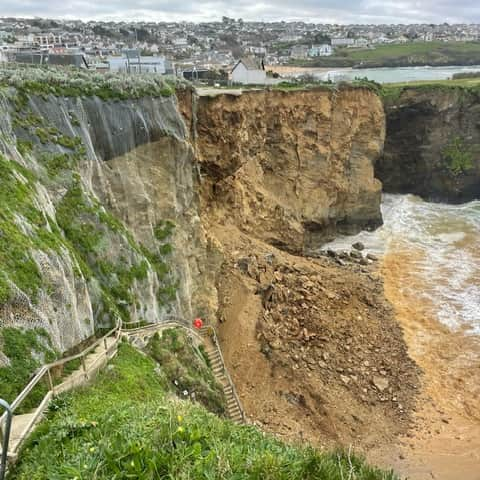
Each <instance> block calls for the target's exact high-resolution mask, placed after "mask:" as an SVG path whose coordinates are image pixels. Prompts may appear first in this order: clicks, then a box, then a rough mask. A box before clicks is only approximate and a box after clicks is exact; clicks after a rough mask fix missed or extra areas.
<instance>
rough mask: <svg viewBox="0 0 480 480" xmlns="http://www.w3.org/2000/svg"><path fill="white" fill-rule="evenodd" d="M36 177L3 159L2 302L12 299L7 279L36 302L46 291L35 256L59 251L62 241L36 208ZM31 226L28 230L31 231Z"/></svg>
mask: <svg viewBox="0 0 480 480" xmlns="http://www.w3.org/2000/svg"><path fill="white" fill-rule="evenodd" d="M34 180H35V177H34V175H33V174H32V173H31V172H30V171H29V170H27V169H25V168H24V167H22V166H21V165H19V164H18V163H17V162H15V161H13V160H11V161H9V160H7V159H6V158H4V157H3V156H1V155H0V203H1V205H2V210H1V211H0V233H1V234H0V302H2V303H5V302H6V301H7V300H8V299H9V298H10V286H9V283H8V282H7V280H6V279H7V278H8V279H9V280H10V281H12V282H13V283H15V285H16V286H17V287H18V288H20V289H21V290H22V291H23V292H25V293H26V294H27V295H28V296H29V297H30V299H31V300H32V301H35V300H36V298H37V293H38V291H39V290H40V289H41V288H42V287H44V284H43V281H42V278H41V275H40V271H39V269H38V266H37V264H36V262H35V261H34V260H33V258H32V256H31V251H32V250H33V249H35V248H38V249H42V250H44V251H45V250H47V251H48V250H49V249H51V248H54V249H55V250H58V246H59V244H60V243H61V239H60V238H59V237H58V236H57V235H56V234H55V233H54V232H53V231H51V230H50V229H49V228H48V220H47V218H46V217H45V216H44V214H43V213H42V212H41V211H40V210H39V209H38V208H36V206H35V204H34V194H35V186H34ZM27 225H28V227H27Z"/></svg>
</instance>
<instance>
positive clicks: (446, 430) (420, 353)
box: [368, 251, 480, 480]
mask: <svg viewBox="0 0 480 480" xmlns="http://www.w3.org/2000/svg"><path fill="white" fill-rule="evenodd" d="M415 255H416V253H415V252H411V251H410V252H395V253H390V254H386V255H385V257H384V258H383V259H382V264H381V267H380V273H381V275H382V277H383V279H384V288H385V296H386V298H387V299H388V300H389V301H390V302H391V303H392V305H393V307H394V309H395V312H396V317H397V321H398V322H399V324H400V325H401V327H402V328H403V330H404V336H405V341H406V343H407V345H408V349H409V354H410V356H411V357H412V358H413V359H414V360H415V362H416V363H417V364H418V365H419V367H420V368H421V369H422V371H423V376H422V388H421V391H420V392H419V396H418V399H417V406H416V413H415V415H414V419H413V423H412V426H411V428H410V429H409V431H408V432H407V434H406V435H405V436H403V437H401V438H399V439H398V441H397V442H396V443H395V444H394V445H390V446H385V447H383V448H382V449H379V450H377V451H374V452H371V453H370V454H369V455H368V458H369V459H370V460H371V461H372V462H375V463H377V464H378V465H380V466H384V467H389V468H393V469H394V471H395V472H396V473H398V474H399V475H400V476H401V478H404V477H407V476H408V478H409V479H410V480H423V479H426V478H434V479H441V480H457V479H458V478H461V479H462V480H479V479H480V405H479V398H480V337H479V336H474V335H465V334H464V333H463V332H462V331H452V330H450V329H448V328H447V327H445V326H444V325H442V324H441V323H440V322H439V321H438V320H437V319H436V309H435V305H433V304H432V303H430V302H428V301H427V300H425V299H423V298H421V297H420V296H418V295H415V294H413V293H412V292H414V291H417V292H421V291H422V281H423V280H422V279H421V278H419V277H417V276H416V274H415V267H414V260H415ZM405 285H408V287H409V290H407V289H405V288H403V286H405Z"/></svg>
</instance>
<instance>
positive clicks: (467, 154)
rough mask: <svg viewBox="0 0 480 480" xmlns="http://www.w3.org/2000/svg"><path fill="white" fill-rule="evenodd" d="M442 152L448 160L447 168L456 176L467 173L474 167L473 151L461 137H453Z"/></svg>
mask: <svg viewBox="0 0 480 480" xmlns="http://www.w3.org/2000/svg"><path fill="white" fill-rule="evenodd" d="M442 153H443V157H444V159H445V160H446V162H447V168H448V169H449V170H450V172H451V173H452V174H453V175H455V176H457V175H460V174H462V173H467V172H468V171H469V170H471V169H472V168H473V155H472V152H471V151H470V150H469V148H468V147H467V146H466V145H465V142H464V140H463V139H462V138H460V137H455V138H453V139H452V140H451V141H450V142H449V143H448V145H446V146H445V147H444V148H443V151H442Z"/></svg>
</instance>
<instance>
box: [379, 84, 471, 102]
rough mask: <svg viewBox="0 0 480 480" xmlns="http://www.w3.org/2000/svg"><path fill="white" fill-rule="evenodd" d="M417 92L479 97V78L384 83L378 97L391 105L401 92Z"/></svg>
mask: <svg viewBox="0 0 480 480" xmlns="http://www.w3.org/2000/svg"><path fill="white" fill-rule="evenodd" d="M407 91H417V92H419V93H421V92H427V93H430V92H433V91H457V92H458V93H459V94H465V93H467V94H469V93H470V94H474V95H476V96H478V97H480V78H461V79H456V80H455V79H454V80H422V81H416V82H399V83H384V84H383V85H382V87H381V90H380V92H379V93H380V95H381V96H382V97H383V99H384V101H385V103H386V104H387V105H388V104H391V103H395V102H396V101H398V100H399V99H400V97H401V95H402V93H403V92H407Z"/></svg>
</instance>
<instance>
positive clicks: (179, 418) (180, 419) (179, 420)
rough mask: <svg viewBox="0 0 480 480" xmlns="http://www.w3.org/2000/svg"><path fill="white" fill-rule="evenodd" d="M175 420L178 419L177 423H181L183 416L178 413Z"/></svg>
mask: <svg viewBox="0 0 480 480" xmlns="http://www.w3.org/2000/svg"><path fill="white" fill-rule="evenodd" d="M177 420H178V423H182V422H183V417H182V416H181V415H178V417H177Z"/></svg>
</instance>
